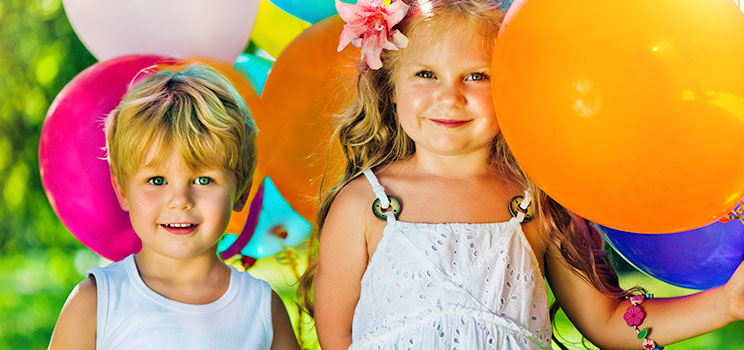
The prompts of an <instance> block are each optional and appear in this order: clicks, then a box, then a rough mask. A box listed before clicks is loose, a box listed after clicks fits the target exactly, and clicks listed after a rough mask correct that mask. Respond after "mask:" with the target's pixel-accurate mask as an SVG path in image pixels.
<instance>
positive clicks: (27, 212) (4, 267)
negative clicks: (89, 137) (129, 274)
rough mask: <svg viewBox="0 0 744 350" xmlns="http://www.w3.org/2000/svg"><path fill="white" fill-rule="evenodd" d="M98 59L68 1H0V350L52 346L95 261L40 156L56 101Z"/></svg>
mask: <svg viewBox="0 0 744 350" xmlns="http://www.w3.org/2000/svg"><path fill="white" fill-rule="evenodd" d="M94 62H95V59H94V58H93V56H91V55H90V53H88V51H87V50H86V49H85V48H84V47H83V45H82V44H81V43H80V41H79V40H78V38H77V36H76V35H75V33H74V32H73V30H72V28H71V27H70V24H69V22H68V21H67V18H66V17H65V15H64V11H63V8H62V3H61V1H59V0H31V1H24V0H3V1H2V2H0V77H2V79H0V96H2V97H0V177H2V179H3V180H4V181H3V182H2V183H0V315H2V317H1V318H0V349H41V348H46V345H47V344H48V342H49V335H50V334H51V332H52V329H53V328H54V322H55V321H56V318H57V314H58V313H59V310H60V308H61V306H62V304H63V303H64V301H65V299H66V297H67V294H68V293H69V292H70V290H71V289H72V287H73V286H74V285H75V284H76V283H77V282H79V281H80V280H81V279H82V276H83V273H84V272H85V271H84V270H85V268H87V267H89V266H91V263H92V264H96V262H95V261H96V260H97V258H95V256H94V255H92V253H90V252H89V251H88V250H87V249H85V248H84V247H83V246H82V245H81V244H80V243H79V242H78V241H77V240H76V239H75V238H74V237H73V236H72V235H71V234H70V233H69V232H68V231H67V230H66V229H65V227H64V226H63V225H62V224H61V223H60V221H59V220H58V219H57V217H56V215H55V214H54V212H53V211H52V209H51V207H50V206H49V203H48V202H47V200H46V196H45V195H44V191H43V188H42V186H41V180H40V177H39V167H38V158H37V157H38V144H39V134H40V132H41V126H42V123H43V121H44V116H45V114H46V111H47V109H48V108H49V105H50V103H51V102H52V100H53V99H54V97H55V96H56V94H57V93H58V92H59V91H60V90H61V89H62V87H64V86H65V84H67V82H69V81H70V80H71V79H72V78H73V77H74V76H75V75H76V74H77V73H79V72H80V71H82V70H83V69H85V68H86V67H88V66H89V65H91V64H93V63H94ZM70 181H75V179H70ZM86 254H87V256H88V258H78V259H77V260H78V262H82V261H87V265H86V263H83V264H78V267H76V266H75V265H76V264H75V261H76V258H75V257H76V256H78V257H81V256H86ZM91 257H92V259H91Z"/></svg>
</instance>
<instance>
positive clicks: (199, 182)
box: [194, 176, 213, 185]
mask: <svg viewBox="0 0 744 350" xmlns="http://www.w3.org/2000/svg"><path fill="white" fill-rule="evenodd" d="M212 181H213V180H212V179H210V178H208V177H206V176H199V177H197V178H196V180H194V183H195V184H197V185H209V184H211V183H212Z"/></svg>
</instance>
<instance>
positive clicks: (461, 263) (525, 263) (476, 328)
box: [349, 170, 552, 350]
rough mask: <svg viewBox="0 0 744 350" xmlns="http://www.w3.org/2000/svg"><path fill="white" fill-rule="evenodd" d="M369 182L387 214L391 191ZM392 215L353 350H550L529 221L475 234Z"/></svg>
mask: <svg viewBox="0 0 744 350" xmlns="http://www.w3.org/2000/svg"><path fill="white" fill-rule="evenodd" d="M365 176H366V177H367V179H368V181H369V182H370V184H371V185H372V188H373V190H374V192H375V194H376V196H377V198H378V199H380V202H381V204H382V207H383V209H386V208H387V207H388V197H387V195H386V194H385V190H384V188H383V187H382V186H380V184H379V182H378V181H377V178H376V177H375V175H374V173H372V171H371V170H368V171H366V172H365ZM525 197H527V198H529V195H528V193H526V196H525ZM525 202H526V203H525V204H524V205H525V208H526V205H528V204H529V199H525ZM385 214H386V216H387V224H386V226H385V229H384V230H383V233H382V238H381V239H380V242H379V243H378V245H377V248H376V250H375V253H374V255H373V256H372V259H371V260H370V262H369V265H368V266H367V270H366V271H365V273H364V275H363V277H362V281H361V293H360V296H359V301H358V302H357V305H356V309H355V310H354V319H353V325H352V345H351V347H350V348H349V349H467V350H470V349H550V338H551V335H552V328H551V325H550V319H549V316H548V296H547V291H546V286H545V282H544V280H543V278H542V274H541V273H540V268H539V266H540V265H539V264H538V262H537V260H536V258H535V255H534V253H533V252H532V248H531V247H530V245H529V242H528V241H527V239H526V238H525V236H524V233H523V232H522V227H521V222H522V220H523V219H524V215H523V214H521V213H520V215H518V216H516V217H514V218H512V219H511V220H509V221H506V222H498V223H478V224H468V223H441V224H426V223H412V222H403V221H398V220H397V219H396V218H395V216H394V215H393V213H392V212H391V211H387V212H386V213H385Z"/></svg>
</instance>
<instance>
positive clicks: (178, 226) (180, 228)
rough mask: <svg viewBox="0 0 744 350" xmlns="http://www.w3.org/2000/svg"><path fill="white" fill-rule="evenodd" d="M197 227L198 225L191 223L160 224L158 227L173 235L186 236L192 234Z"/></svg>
mask: <svg viewBox="0 0 744 350" xmlns="http://www.w3.org/2000/svg"><path fill="white" fill-rule="evenodd" d="M198 226H199V225H198V224H192V223H172V224H160V227H162V228H164V229H165V230H166V231H168V232H170V233H172V234H174V235H188V234H189V233H191V232H194V230H196V228H197V227H198Z"/></svg>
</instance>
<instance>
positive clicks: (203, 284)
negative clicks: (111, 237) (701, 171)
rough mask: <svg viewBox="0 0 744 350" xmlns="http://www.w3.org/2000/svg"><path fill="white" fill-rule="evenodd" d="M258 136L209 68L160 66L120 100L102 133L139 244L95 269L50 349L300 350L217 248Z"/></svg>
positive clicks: (245, 183)
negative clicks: (133, 251) (136, 250)
mask: <svg viewBox="0 0 744 350" xmlns="http://www.w3.org/2000/svg"><path fill="white" fill-rule="evenodd" d="M255 133H256V127H255V125H254V124H253V121H252V120H251V118H250V112H249V111H248V108H247V107H246V105H245V103H244V102H243V100H242V99H241V98H240V96H239V95H238V94H237V92H236V91H235V89H234V88H233V87H232V86H231V84H230V83H229V82H228V81H227V80H226V79H225V78H224V77H223V76H221V75H220V74H219V73H216V72H215V71H213V70H211V69H208V68H206V67H202V66H187V67H182V68H174V69H172V70H168V69H164V70H161V71H158V72H156V73H153V74H152V75H150V76H148V77H146V78H144V79H143V80H142V81H141V82H140V83H138V84H137V85H136V86H134V87H133V88H132V89H131V90H130V91H129V92H128V93H127V94H126V95H125V96H124V98H123V100H122V101H121V103H120V104H119V106H118V107H117V108H116V109H115V110H114V111H113V112H112V113H111V115H110V116H109V118H108V119H107V121H106V140H107V148H108V154H109V164H110V167H111V174H112V183H113V186H114V189H115V192H116V195H117V198H118V200H119V204H120V205H121V207H122V209H124V210H126V211H128V212H129V216H130V219H131V222H132V226H133V228H134V230H135V231H136V232H137V235H138V236H139V237H140V238H141V239H142V250H140V252H139V253H137V254H134V255H130V256H129V257H127V258H125V259H124V260H122V261H119V262H116V263H113V264H110V265H108V266H106V267H104V268H98V269H93V270H91V271H89V272H88V278H86V279H85V280H83V281H82V282H80V284H78V286H77V287H76V288H75V289H74V290H73V291H72V293H71V294H70V297H69V298H68V300H67V302H66V303H65V306H64V307H63V308H62V311H61V313H60V316H59V320H58V321H57V325H56V327H55V329H54V333H53V334H52V339H51V344H50V348H51V349H96V348H97V349H210V348H213V349H269V348H271V349H299V346H298V345H297V341H296V339H295V337H294V333H293V330H292V327H291V325H290V323H289V318H288V316H287V312H286V310H285V308H284V305H283V304H282V301H281V300H280V299H279V297H278V296H277V295H276V294H275V293H274V292H273V291H271V288H270V287H269V285H268V284H267V283H266V282H264V281H261V280H257V279H255V278H253V277H251V276H250V275H249V274H248V273H245V272H239V271H238V270H236V269H235V268H233V267H228V266H227V265H225V264H224V263H223V262H222V261H221V260H220V259H219V258H218V257H217V254H216V251H217V242H218V240H219V238H220V236H221V235H222V233H223V232H224V230H225V228H226V227H227V224H228V222H229V220H230V215H231V211H232V210H236V211H239V210H241V209H242V208H243V206H244V205H245V204H246V201H247V197H248V193H249V190H250V187H251V177H252V175H253V170H254V169H255V164H256V150H255V148H254V140H255ZM101 229H102V230H105V228H101Z"/></svg>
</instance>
